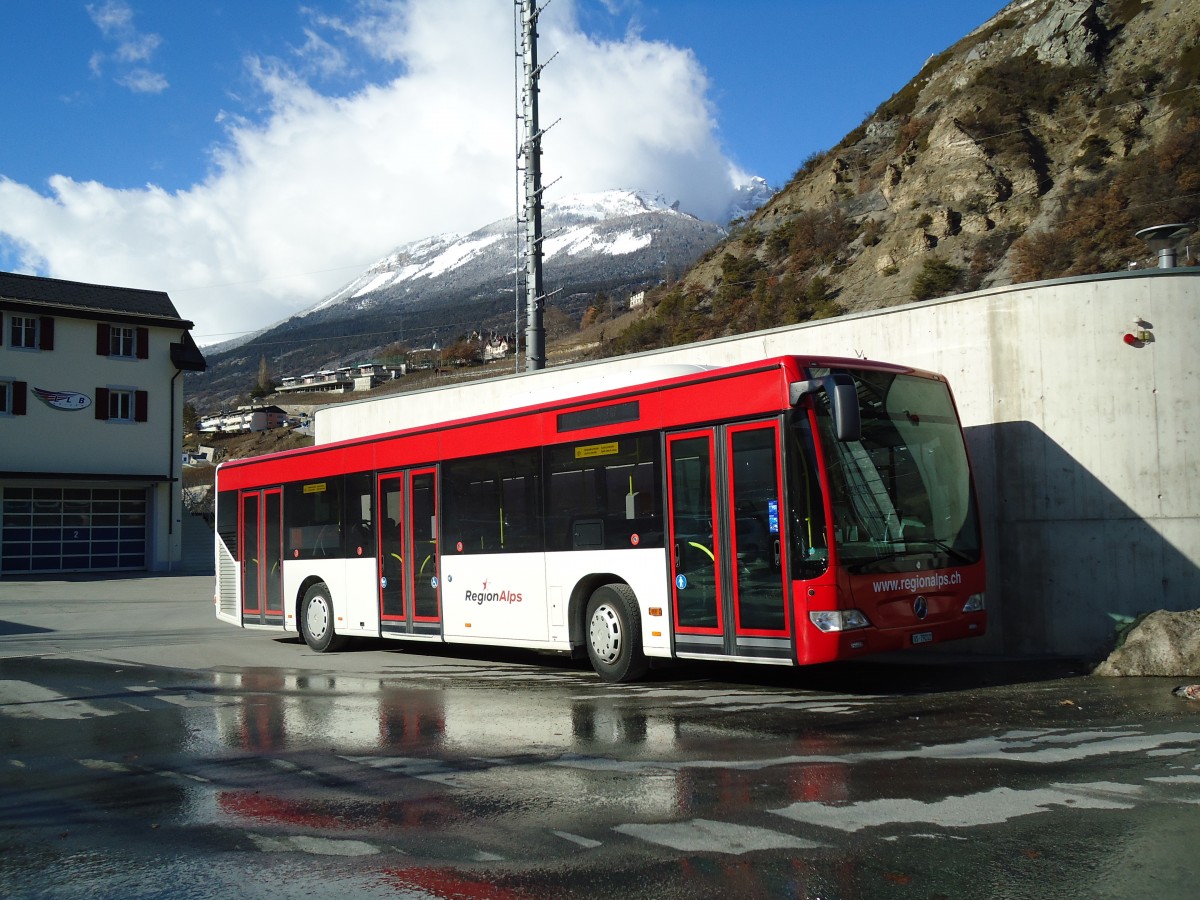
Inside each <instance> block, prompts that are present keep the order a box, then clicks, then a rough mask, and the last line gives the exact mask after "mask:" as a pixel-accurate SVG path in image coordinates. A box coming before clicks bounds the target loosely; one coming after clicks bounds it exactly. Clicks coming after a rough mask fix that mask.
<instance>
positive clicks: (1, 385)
mask: <svg viewBox="0 0 1200 900" xmlns="http://www.w3.org/2000/svg"><path fill="white" fill-rule="evenodd" d="M25 391H26V383H25V382H24V381H14V380H11V379H8V378H0V416H23V415H25Z"/></svg>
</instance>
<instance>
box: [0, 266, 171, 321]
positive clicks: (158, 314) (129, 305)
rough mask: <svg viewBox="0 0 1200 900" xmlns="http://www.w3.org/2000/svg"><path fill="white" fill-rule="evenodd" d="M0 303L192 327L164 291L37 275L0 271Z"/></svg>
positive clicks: (90, 316) (48, 310) (90, 317)
mask: <svg viewBox="0 0 1200 900" xmlns="http://www.w3.org/2000/svg"><path fill="white" fill-rule="evenodd" d="M0 304H2V305H4V306H6V307H19V308H33V309H36V310H37V311H45V312H53V311H57V312H58V313H59V314H60V315H67V316H70V315H74V316H77V317H79V318H84V319H97V318H99V319H104V318H121V319H127V318H132V319H137V320H140V321H145V322H147V323H150V324H157V325H178V326H181V327H183V328H191V327H192V324H193V323H191V322H189V321H187V320H186V319H182V318H180V316H179V312H178V311H177V310H176V309H175V304H174V303H172V302H171V298H170V297H168V296H167V295H166V293H165V292H163V291H148V290H141V289H139V288H124V287H112V286H110V285H104V284H84V283H82V282H78V281H61V280H59V279H57V278H38V277H35V276H33V275H18V274H16V273H15V272H0Z"/></svg>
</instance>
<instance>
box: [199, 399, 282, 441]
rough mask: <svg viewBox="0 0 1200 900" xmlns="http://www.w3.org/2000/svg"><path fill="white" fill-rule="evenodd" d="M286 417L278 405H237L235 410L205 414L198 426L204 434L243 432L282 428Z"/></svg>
mask: <svg viewBox="0 0 1200 900" xmlns="http://www.w3.org/2000/svg"><path fill="white" fill-rule="evenodd" d="M287 418H288V415H287V412H286V411H285V410H283V409H280V408H279V407H278V406H239V407H238V408H237V411H236V412H229V413H218V414H217V415H215V416H205V417H204V418H203V419H201V420H200V426H199V427H200V431H201V432H202V433H205V434H244V433H246V432H251V431H270V430H271V429H272V428H282V427H283V426H284V425H286V424H287Z"/></svg>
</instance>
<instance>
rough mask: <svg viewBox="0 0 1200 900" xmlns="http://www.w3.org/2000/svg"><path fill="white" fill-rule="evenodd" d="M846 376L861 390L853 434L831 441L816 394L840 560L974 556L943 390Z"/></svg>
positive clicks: (954, 561) (971, 501)
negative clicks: (858, 431) (857, 434)
mask: <svg viewBox="0 0 1200 900" xmlns="http://www.w3.org/2000/svg"><path fill="white" fill-rule="evenodd" d="M812 374H813V377H821V376H822V375H824V374H827V372H826V371H823V370H813V372H812ZM849 374H851V375H852V376H853V377H854V380H855V382H856V385H857V388H858V398H859V406H860V409H861V412H862V435H861V439H860V440H857V441H846V442H842V441H838V440H837V439H836V437H835V435H834V430H833V419H832V416H831V413H830V409H829V399H828V396H827V395H826V394H825V393H824V392H822V393H819V394H816V395H814V403H815V407H816V411H817V423H818V430H819V433H820V440H821V444H822V449H823V451H824V455H825V460H826V463H827V465H828V469H829V485H828V490H829V492H830V495H829V496H830V505H831V508H832V512H833V522H832V530H833V538H834V543H835V544H836V546H837V557H838V560H839V561H840V563H841V564H842V565H845V566H846V567H847V568H848V569H849V570H850V571H852V572H871V571H906V570H911V569H916V568H921V567H922V566H925V567H929V568H945V567H947V566H954V565H963V564H968V563H974V562H977V561H978V560H979V557H980V549H981V548H980V535H979V527H978V521H977V517H976V514H975V497H974V491H973V488H972V484H971V475H970V470H969V467H968V464H967V453H966V447H965V446H964V444H963V438H962V432H961V429H960V425H959V422H958V417H957V415H956V414H955V411H954V405H953V403H952V402H951V399H950V392H949V389H948V388H947V387H946V385H945V384H944V383H943V382H941V381H936V380H933V379H930V378H920V377H917V376H911V375H896V374H892V373H887V372H870V371H861V370H860V371H852V372H850V373H849Z"/></svg>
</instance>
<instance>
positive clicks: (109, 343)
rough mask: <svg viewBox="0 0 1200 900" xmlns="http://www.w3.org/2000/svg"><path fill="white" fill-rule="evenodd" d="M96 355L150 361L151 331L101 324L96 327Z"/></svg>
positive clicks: (130, 326)
mask: <svg viewBox="0 0 1200 900" xmlns="http://www.w3.org/2000/svg"><path fill="white" fill-rule="evenodd" d="M96 353H97V354H98V355H99V356H108V357H112V358H114V359H148V358H149V356H150V330H149V329H148V328H137V327H134V326H132V325H109V324H108V323H106V322H101V323H99V324H98V325H97V326H96Z"/></svg>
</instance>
